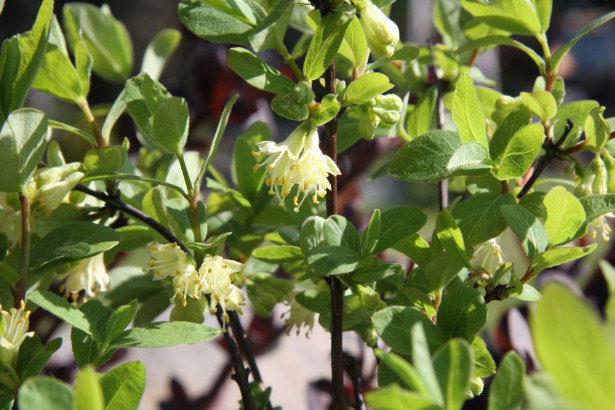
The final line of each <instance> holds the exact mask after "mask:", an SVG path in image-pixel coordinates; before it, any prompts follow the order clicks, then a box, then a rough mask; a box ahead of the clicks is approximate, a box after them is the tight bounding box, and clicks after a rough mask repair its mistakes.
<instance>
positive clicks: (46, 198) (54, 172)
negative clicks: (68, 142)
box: [34, 162, 85, 214]
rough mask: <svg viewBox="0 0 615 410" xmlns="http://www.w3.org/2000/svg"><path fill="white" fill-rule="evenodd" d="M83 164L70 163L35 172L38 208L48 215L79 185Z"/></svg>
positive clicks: (82, 174)
mask: <svg viewBox="0 0 615 410" xmlns="http://www.w3.org/2000/svg"><path fill="white" fill-rule="evenodd" d="M82 169H83V164H81V163H78V162H72V163H70V164H66V165H60V166H57V167H48V168H44V169H42V170H39V171H37V172H36V174H35V176H34V180H35V182H36V195H35V198H34V199H35V200H36V201H38V202H39V204H40V208H41V209H43V210H45V212H46V213H47V214H50V213H51V212H52V211H53V210H54V209H56V208H57V207H58V206H60V204H61V203H62V202H63V201H64V199H65V198H66V196H67V195H68V194H69V193H70V191H71V190H72V189H73V188H75V187H76V186H77V184H79V181H81V180H82V179H83V177H84V176H85V174H84V173H83V172H81V170H82Z"/></svg>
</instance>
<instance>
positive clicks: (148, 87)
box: [124, 74, 173, 152]
mask: <svg viewBox="0 0 615 410" xmlns="http://www.w3.org/2000/svg"><path fill="white" fill-rule="evenodd" d="M124 94H125V95H124V99H125V102H126V108H127V109H128V113H129V114H130V116H131V117H132V119H133V120H134V121H135V122H136V123H137V126H138V128H139V130H140V131H141V132H142V133H143V135H144V136H145V137H146V138H147V140H148V142H150V143H151V144H153V145H154V146H156V147H158V148H163V147H162V146H160V144H159V142H158V141H156V139H155V137H154V135H153V132H152V126H153V120H154V114H155V113H156V111H157V110H158V108H159V107H160V105H161V104H162V103H163V101H165V100H167V99H169V98H171V95H170V94H169V92H168V91H167V89H166V88H165V87H164V86H163V85H162V84H160V83H159V82H158V81H156V80H153V79H152V78H151V77H150V76H148V75H147V74H141V75H139V76H138V77H133V78H131V79H130V80H128V81H127V82H126V87H125V88H124ZM171 152H173V151H171Z"/></svg>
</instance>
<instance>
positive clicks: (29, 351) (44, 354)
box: [15, 335, 62, 381]
mask: <svg viewBox="0 0 615 410" xmlns="http://www.w3.org/2000/svg"><path fill="white" fill-rule="evenodd" d="M60 346H62V339H60V338H57V339H53V340H51V341H49V342H48V343H47V344H46V345H43V344H42V343H41V340H40V339H39V338H38V336H36V335H34V336H33V337H27V338H26V339H25V340H24V341H23V343H22V344H21V346H20V347H19V354H18V355H17V363H16V365H15V372H16V373H17V375H18V376H19V379H20V380H22V381H23V380H26V379H28V378H30V377H34V376H38V375H39V373H41V372H42V371H43V368H44V367H45V365H47V362H48V361H49V359H50V358H51V355H52V354H53V353H55V352H56V351H57V350H58V349H59V348H60Z"/></svg>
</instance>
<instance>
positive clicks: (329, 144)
mask: <svg viewBox="0 0 615 410" xmlns="http://www.w3.org/2000/svg"><path fill="white" fill-rule="evenodd" d="M328 74H329V75H328V77H327V79H326V81H327V87H328V89H329V92H330V93H331V94H335V61H333V62H332V63H331V65H330V66H329V70H328ZM325 130H326V141H325V142H326V143H325V147H326V151H327V155H328V156H329V157H330V158H331V159H332V160H333V161H334V162H335V163H337V116H336V117H335V118H333V119H332V120H331V121H329V122H328V123H327V124H326V125H325ZM329 183H330V184H331V191H330V192H329V193H328V194H327V216H331V215H335V214H337V211H338V209H337V177H336V176H335V175H333V174H330V175H329ZM328 283H329V287H330V289H331V382H332V383H333V403H334V405H335V408H336V409H337V410H345V409H346V397H345V393H344V357H343V343H342V331H343V320H344V289H343V287H342V283H341V282H340V280H339V279H338V278H336V277H334V276H332V277H329V280H328Z"/></svg>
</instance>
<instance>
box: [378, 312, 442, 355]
mask: <svg viewBox="0 0 615 410" xmlns="http://www.w3.org/2000/svg"><path fill="white" fill-rule="evenodd" d="M372 323H373V325H374V328H376V332H378V335H379V336H380V337H381V338H382V340H383V341H384V342H385V343H386V344H387V345H388V346H389V347H391V349H393V350H394V351H395V352H397V353H399V354H403V355H411V354H412V346H413V344H412V343H411V340H412V337H411V329H412V326H413V325H414V324H415V323H421V324H422V325H423V329H424V331H425V336H426V338H427V343H428V345H429V350H431V351H436V349H438V348H439V347H440V346H441V345H442V344H443V343H444V342H445V341H446V335H445V334H444V333H443V332H442V330H441V329H440V328H438V327H436V326H435V325H434V324H433V323H431V320H429V319H428V318H427V316H425V315H424V314H423V313H422V312H421V311H419V310H418V309H415V308H411V307H403V306H390V307H387V308H384V309H382V310H380V311H378V312H376V313H374V314H373V315H372Z"/></svg>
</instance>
